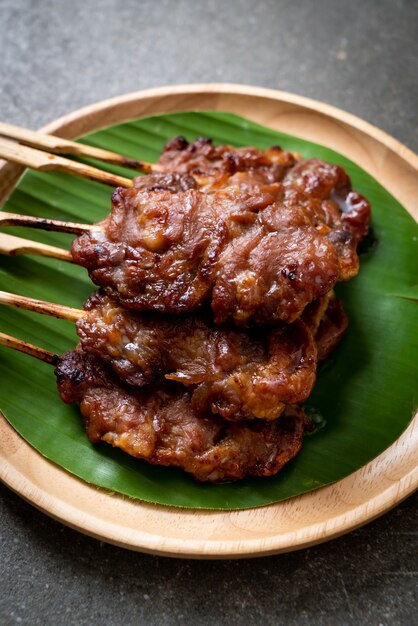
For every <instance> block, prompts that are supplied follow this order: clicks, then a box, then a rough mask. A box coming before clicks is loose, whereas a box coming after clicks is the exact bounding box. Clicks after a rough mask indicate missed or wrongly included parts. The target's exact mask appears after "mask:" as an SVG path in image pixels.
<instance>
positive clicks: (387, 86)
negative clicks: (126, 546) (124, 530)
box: [0, 0, 418, 626]
mask: <svg viewBox="0 0 418 626" xmlns="http://www.w3.org/2000/svg"><path fill="white" fill-rule="evenodd" d="M417 23H418V3H417V2H414V1H412V0H411V1H409V2H408V1H406V0H405V1H396V0H392V1H389V0H383V1H382V0H368V1H367V2H364V1H360V0H351V2H346V1H340V0H315V2H313V1H310V0H305V1H303V0H276V1H274V0H258V2H254V1H250V0H230V1H229V2H228V1H222V0H207V1H206V2H203V1H200V2H199V1H196V0H172V1H171V2H170V0H154V1H152V0H149V1H148V0H146V1H145V0H144V1H140V0H137V1H136V0H120V1H118V0H89V1H88V2H87V1H85V0H72V1H70V0H55V1H54V0H0V59H1V60H0V94H1V96H0V119H3V120H5V121H9V122H12V123H13V122H14V123H18V124H21V125H26V126H29V127H33V128H36V127H37V126H40V125H41V124H43V123H46V122H48V121H49V120H51V119H53V118H55V117H57V116H59V115H63V114H64V113H67V112H69V111H71V110H74V109H76V108H78V107H80V106H83V105H86V104H89V103H92V102H95V101H97V100H101V99H103V98H108V97H111V96H115V95H119V94H122V93H125V92H129V91H134V90H137V89H142V88H147V87H152V86H159V85H167V84H175V83H190V82H209V81H225V82H238V83H246V84H254V85H261V86H266V87H273V88H279V89H283V90H287V91H291V92H294V93H299V94H302V95H306V96H309V97H312V98H316V99H318V100H322V101H324V102H328V103H330V104H334V105H337V106H339V107H341V108H343V109H346V110H348V111H350V112H352V113H355V114H356V115H358V116H360V117H362V118H364V119H366V120H368V121H370V122H372V123H373V124H375V125H376V126H379V127H380V128H382V129H384V130H386V131H387V132H389V133H390V134H392V135H394V136H395V137H396V138H397V139H399V140H400V141H402V142H404V143H405V144H407V145H408V146H409V147H410V148H412V149H413V150H415V151H417V150H418V124H417V121H418V110H417V102H418V68H417V59H418V37H417ZM0 384H1V381H0ZM0 494H1V501H0V624H1V625H2V626H3V625H4V626H9V625H12V624H13V625H15V624H28V625H31V626H32V625H34V624H39V625H42V626H44V625H45V626H49V625H51V626H52V625H53V626H56V625H61V624H64V625H81V624H82V625H84V624H86V625H90V624H92V625H93V624H94V625H96V624H100V625H102V624H124V625H126V626H129V625H131V624H132V625H133V624H156V625H160V624H181V623H183V622H184V623H190V624H197V625H200V624H201V625H206V624H208V625H212V624H247V623H248V624H263V625H269V624H286V626H287V625H293V624H320V625H322V624H323V625H330V624H338V625H341V624H350V625H351V624H352V625H358V624H368V625H369V624H371V625H376V626H378V625H380V624H383V625H385V626H386V625H388V626H389V625H390V626H396V625H398V624H405V625H412V624H414V623H415V624H416V623H417V614H416V607H417V600H418V589H417V587H418V571H417V570H418V545H417V544H418V542H417V534H418V533H417V520H418V506H417V505H418V497H417V495H415V496H414V497H412V498H410V499H409V500H407V501H406V502H405V503H403V504H402V505H400V506H399V507H398V508H397V509H396V510H394V511H392V512H391V513H388V514H386V515H385V516H383V517H382V518H381V519H379V520H377V521H375V522H373V523H372V524H369V525H368V526H366V527H364V528H362V529H360V530H358V531H356V532H354V533H352V534H350V535H348V536H346V537H343V538H341V539H338V540H336V541H333V542H331V543H328V544H324V545H321V546H317V547H314V548H311V549H309V550H304V551H301V552H298V553H293V554H287V555H281V556H277V557H268V558H262V559H256V560H244V561H224V562H198V561H181V560H175V559H166V558H159V557H152V556H144V555H141V554H136V553H131V552H128V551H125V550H121V549H118V548H115V547H112V546H109V545H104V544H102V543H99V542H98V541H95V540H93V539H89V538H87V537H84V536H82V535H79V534H77V533H75V532H74V531H72V530H69V529H67V528H65V527H64V526H61V525H60V524H58V523H56V522H54V521H52V520H50V519H49V518H47V517H46V516H44V515H42V514H41V513H39V512H38V511H36V510H35V509H33V508H32V507H30V506H29V505H27V504H26V503H25V502H23V501H22V500H21V499H20V498H18V497H17V496H15V495H14V494H12V493H11V492H10V491H9V490H8V489H7V488H5V487H3V486H0Z"/></svg>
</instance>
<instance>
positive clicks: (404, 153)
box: [0, 83, 418, 558]
mask: <svg viewBox="0 0 418 626" xmlns="http://www.w3.org/2000/svg"><path fill="white" fill-rule="evenodd" d="M209 94H212V95H220V96H222V95H227V96H228V95H230V96H233V97H236V96H253V97H255V98H261V99H267V100H269V101H277V102H281V103H283V102H284V103H287V104H290V105H295V106H296V107H301V108H302V109H306V110H307V112H311V113H319V114H321V115H323V116H325V117H327V118H331V119H332V120H333V121H335V120H337V121H338V122H341V123H342V124H343V125H345V126H348V127H351V128H354V129H356V130H358V131H360V132H361V133H362V134H364V135H366V136H368V137H372V138H373V139H375V140H376V141H377V142H378V143H379V144H381V145H383V146H385V147H386V148H387V149H389V150H390V151H391V152H393V153H394V154H396V155H397V156H398V157H399V158H400V159H402V161H403V162H404V163H405V166H406V167H407V168H408V169H409V170H410V169H411V168H412V169H413V170H416V172H415V173H418V157H417V156H416V155H415V154H414V153H413V152H412V151H411V150H409V149H408V148H407V147H406V146H404V145H402V144H401V143H400V142H398V141H397V140H396V139H394V138H392V137H391V136H389V135H388V134H387V133H385V132H383V131H381V130H380V129H378V128H376V127H374V126H373V125H371V124H369V123H368V122H365V121H363V120H361V119H360V118H358V117H356V116H354V115H352V114H350V113H346V112H344V111H342V110H340V109H338V108H336V107H333V106H331V105H328V104H324V103H321V102H317V101H315V100H311V99H309V98H305V97H302V96H298V95H294V94H288V93H285V92H282V91H276V90H272V89H264V88H259V87H250V86H244V85H233V84H216V83H214V84H197V85H178V86H174V87H173V86H172V87H161V88H154V89H148V90H143V91H138V92H134V93H131V94H127V95H124V96H119V97H116V98H111V99H108V100H104V101H101V102H99V103H97V104H92V105H89V106H87V107H83V108H81V109H79V110H77V111H75V112H72V113H70V114H68V115H65V116H63V117H60V118H57V119H56V120H54V121H52V122H51V123H49V124H47V125H46V126H44V127H43V128H42V129H41V130H42V131H44V132H50V133H52V132H57V131H61V134H62V135H63V136H66V137H75V136H78V135H80V134H83V132H88V131H84V130H80V132H76V131H77V127H78V124H79V122H80V120H90V118H92V117H95V116H96V115H97V114H98V113H100V112H102V113H104V112H108V111H110V110H114V109H115V108H118V107H119V106H120V105H126V104H129V103H138V104H139V103H141V102H144V101H146V100H151V101H152V100H155V99H157V100H164V99H165V98H171V97H172V96H179V97H182V96H184V97H187V96H188V95H196V96H198V95H201V96H202V97H204V95H207V96H208V95H209ZM202 108H203V107H202ZM185 110H187V107H186V109H185ZM189 110H190V109H189ZM149 114H151V111H150V113H149ZM248 117H250V118H251V115H248ZM128 119H132V116H130V117H129V116H128V117H121V118H120V119H119V122H122V121H126V120H128ZM112 123H113V122H112ZM105 125H107V124H105V123H103V124H101V125H100V124H98V125H95V124H93V127H94V129H98V128H101V127H103V126H105ZM20 173H21V169H20V168H17V167H16V166H11V165H10V164H4V163H3V165H1V162H0V179H3V184H4V186H5V187H7V188H8V191H10V190H11V189H12V188H13V186H14V183H15V182H16V180H17V178H18V177H19V175H20ZM0 187H1V185H0ZM406 208H407V209H408V210H410V212H411V213H413V214H414V217H415V219H416V217H417V216H416V210H415V208H414V207H410V206H407V207H406ZM0 416H1V417H0V479H1V480H2V481H3V482H4V483H5V484H6V485H8V486H9V487H10V488H11V489H12V490H13V491H15V492H16V493H18V494H19V495H20V496H22V497H23V498H24V499H25V500H27V501H28V502H30V503H31V504H32V505H34V506H35V507H37V508H38V509H40V510H42V511H43V512H45V513H46V514H48V515H50V516H51V517H53V518H55V519H58V520H59V521H61V522H63V523H64V524H66V525H67V526H70V527H72V528H74V529H76V530H78V531H80V532H83V533H85V534H88V535H90V536H93V537H96V538H98V539H101V540H104V541H107V542H109V543H113V544H115V545H119V546H122V547H125V548H129V549H132V550H138V551H141V552H149V553H153V554H160V555H165V556H173V557H188V558H242V557H249V556H254V557H255V556H261V555H269V554H275V553H278V552H286V551H290V550H295V549H300V548H304V547H308V546H310V545H314V544H317V543H320V542H323V541H326V540H329V539H332V538H334V537H337V536H339V535H342V534H344V533H346V532H349V531H351V530H353V529H355V528H358V527H359V526H361V525H363V524H365V523H367V522H369V521H371V520H373V519H375V518H376V517H378V516H379V515H381V514H382V513H384V512H385V511H387V510H389V509H390V508H392V507H393V506H395V505H396V504H398V503H399V502H401V501H402V500H403V499H404V498H406V497H407V496H408V495H410V494H411V493H413V491H414V490H415V489H417V487H418V467H417V466H416V465H415V467H412V469H411V470H410V471H405V469H404V468H402V459H403V456H402V454H400V455H399V454H398V453H399V451H401V452H402V450H403V451H404V452H405V450H408V451H409V452H410V453H411V451H412V452H414V451H415V452H416V453H417V454H418V415H417V416H415V418H414V419H413V421H412V422H411V424H410V425H409V427H408V429H407V430H406V431H405V432H404V433H403V435H402V436H401V437H400V438H399V439H398V440H397V441H395V442H394V443H393V444H392V446H390V448H388V449H387V450H386V451H384V452H383V453H382V454H381V455H380V456H379V457H377V458H376V459H374V460H373V461H371V462H370V463H369V464H368V465H366V466H365V467H363V468H361V469H360V470H358V471H357V472H355V473H354V474H352V475H351V476H348V477H346V478H345V479H343V480H341V481H339V482H338V483H336V484H334V485H329V486H327V487H324V488H322V489H320V490H316V491H313V492H310V493H308V494H305V495H303V496H300V497H297V498H293V499H292V500H288V501H286V502H283V503H277V504H273V505H269V506H267V507H262V509H270V510H274V511H277V513H279V511H280V510H281V509H282V508H283V506H289V505H290V507H291V508H295V507H297V506H298V502H300V501H302V500H305V501H306V499H308V500H309V501H310V503H311V505H312V507H315V500H316V499H317V497H318V495H317V494H320V493H322V494H324V493H325V492H326V491H328V492H330V493H332V492H335V490H336V488H337V487H338V489H339V490H340V491H341V489H342V488H343V487H344V485H345V484H347V483H350V484H351V483H353V481H354V482H356V481H357V482H360V484H361V483H363V482H364V483H365V482H366V480H367V477H370V476H373V475H374V473H375V472H376V468H377V467H378V466H380V467H385V465H386V464H388V463H389V464H390V465H391V467H390V469H391V473H392V474H394V475H396V473H397V471H400V472H402V470H403V471H404V473H403V474H402V475H399V476H398V477H397V478H396V479H390V480H389V482H388V481H386V482H388V484H387V485H386V486H385V487H384V488H382V491H381V492H379V493H378V494H376V495H375V496H374V497H373V498H370V499H368V500H367V501H364V502H360V503H359V504H357V505H353V506H352V507H351V508H350V509H349V511H346V512H344V513H342V514H338V515H333V514H332V513H330V514H329V516H328V518H327V519H326V520H324V521H320V522H313V523H309V521H307V524H306V526H304V527H302V528H300V529H299V530H296V531H288V532H280V529H279V528H278V529H277V532H276V534H272V535H271V536H268V537H267V536H266V537H256V538H246V539H244V540H243V539H237V540H226V541H224V540H219V539H211V538H210V537H205V536H202V537H200V538H198V539H192V538H188V539H187V540H186V541H185V540H184V539H179V538H177V537H174V538H173V537H171V538H170V537H164V536H161V534H160V535H158V534H157V535H154V534H152V533H147V532H144V531H142V530H141V529H135V532H131V531H130V530H129V529H126V528H124V526H123V520H122V522H119V523H118V524H115V523H112V522H109V521H106V520H103V519H102V518H101V516H100V512H98V513H97V512H96V514H92V513H91V512H87V511H85V510H81V509H79V508H78V507H77V506H74V505H73V506H72V505H70V504H69V503H68V502H66V501H64V499H63V498H60V497H56V496H53V495H51V494H49V493H48V491H47V489H46V488H45V487H44V486H42V485H41V484H39V481H37V480H36V479H35V478H33V477H32V475H31V474H30V473H28V472H25V473H22V472H21V471H20V470H19V461H17V462H16V463H15V461H16V458H15V455H16V454H17V455H18V456H19V455H23V456H25V455H26V456H30V458H31V460H32V464H33V465H34V466H36V467H38V468H41V470H42V471H45V473H46V474H48V473H51V472H52V473H53V474H54V475H57V476H58V475H60V476H62V477H63V478H64V477H65V479H68V478H69V480H70V481H71V483H72V484H73V485H74V488H75V490H76V491H77V489H84V490H85V489H87V490H90V491H91V497H92V499H94V497H95V495H96V496H97V498H99V499H100V498H101V499H103V498H104V499H105V500H107V499H109V498H110V499H111V500H112V501H113V502H114V501H115V499H116V500H118V499H119V500H120V501H121V502H122V501H126V499H125V498H123V496H119V495H114V494H110V493H108V492H106V491H105V490H100V489H98V488H96V487H94V486H90V485H87V484H86V483H84V482H83V481H80V480H79V479H77V478H76V477H74V476H72V475H69V474H68V473H67V472H66V471H65V470H63V469H61V468H59V467H58V466H56V465H54V464H53V463H51V462H50V461H48V460H47V459H45V458H44V457H43V456H41V455H40V454H39V453H38V452H36V451H35V450H34V449H33V448H32V447H31V446H30V445H29V444H27V443H26V442H25V441H24V440H23V439H22V438H21V437H20V436H19V435H18V434H17V433H16V431H14V429H13V428H12V427H11V426H10V425H9V423H8V422H7V421H6V419H5V418H4V416H3V415H2V414H1V412H0ZM8 446H10V447H9V448H8ZM386 478H387V477H386ZM135 506H136V507H139V508H141V509H144V510H146V511H147V512H148V513H150V515H151V518H152V516H153V515H156V516H157V517H158V515H159V514H161V513H162V512H163V511H164V513H167V512H172V513H173V514H174V515H180V516H181V519H182V523H185V524H187V519H188V518H191V517H194V516H196V515H200V516H201V517H202V519H205V520H209V522H210V520H211V519H216V520H218V521H219V519H221V520H222V518H225V520H229V519H230V517H231V516H234V517H235V518H237V519H239V518H240V517H241V518H245V517H246V516H248V515H249V513H251V511H253V510H254V509H249V510H242V511H233V512H225V511H204V512H202V511H190V510H188V509H175V508H169V507H162V506H158V505H150V504H147V503H142V502H139V501H138V502H135ZM96 511H97V510H96ZM127 530H129V532H127ZM202 534H204V533H203V529H202Z"/></svg>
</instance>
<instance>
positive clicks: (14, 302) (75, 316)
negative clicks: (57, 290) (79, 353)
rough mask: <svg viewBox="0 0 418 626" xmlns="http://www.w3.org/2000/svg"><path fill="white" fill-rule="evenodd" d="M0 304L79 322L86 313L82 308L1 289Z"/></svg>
mask: <svg viewBox="0 0 418 626" xmlns="http://www.w3.org/2000/svg"><path fill="white" fill-rule="evenodd" d="M0 304H5V305H6V306H11V307H15V308H17V309H24V310H25V311H35V312H36V313H42V314H43V315H50V316H51V317H58V318H59V319H63V320H68V321H70V322H77V320H79V319H80V318H81V317H83V315H84V311H82V310H81V309H73V308H72V307H70V306H65V305H64V304H55V303H54V302H45V301H44V300H37V299H36V298H27V297H26V296H19V295H17V294H14V293H9V292H7V291H0Z"/></svg>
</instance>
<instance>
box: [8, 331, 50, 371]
mask: <svg viewBox="0 0 418 626" xmlns="http://www.w3.org/2000/svg"><path fill="white" fill-rule="evenodd" d="M0 346H7V347H8V348H13V350H18V351H19V352H24V353H25V354H29V355H30V356H34V357H36V358H37V359H40V360H41V361H44V362H45V363H51V365H55V364H56V363H57V360H58V355H57V354H53V352H49V350H45V349H44V348H39V347H38V346H34V345H33V344H31V343H27V342H26V341H23V340H22V339H16V337H11V336H10V335H6V334H5V333H0Z"/></svg>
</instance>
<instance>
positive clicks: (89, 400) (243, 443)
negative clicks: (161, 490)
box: [0, 333, 311, 482]
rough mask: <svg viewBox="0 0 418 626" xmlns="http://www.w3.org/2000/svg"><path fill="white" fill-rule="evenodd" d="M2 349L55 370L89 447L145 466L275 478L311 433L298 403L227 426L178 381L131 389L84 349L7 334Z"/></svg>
mask: <svg viewBox="0 0 418 626" xmlns="http://www.w3.org/2000/svg"><path fill="white" fill-rule="evenodd" d="M0 345H4V346H7V347H10V348H13V349H15V350H19V351H21V352H24V353H26V354H29V355H31V356H35V357H36V358H38V359H41V360H42V361H46V362H47V363H51V364H54V365H56V370H55V372H56V376H57V382H58V391H59V393H60V395H61V398H62V400H63V401H64V402H67V403H73V402H75V403H76V404H78V405H79V407H80V411H81V414H82V416H83V419H84V425H85V429H86V432H87V436H88V438H89V439H90V441H91V442H92V443H98V442H99V441H106V442H107V443H110V444H111V445H112V446H115V447H118V448H120V449H122V450H123V451H124V452H127V453H128V454H130V455H132V456H134V457H136V458H139V459H144V460H145V461H147V462H148V463H151V464H154V465H165V466H176V467H180V468H182V469H184V470H185V471H186V472H188V473H189V474H191V475H192V476H193V477H194V478H195V479H196V480H198V481H203V482H222V481H232V480H239V479H241V478H244V477H245V476H272V475H274V474H276V473H277V472H278V471H280V469H281V468H282V467H283V466H284V465H285V464H286V463H287V462H288V461H290V459H292V458H293V457H294V456H295V455H296V454H297V453H298V452H299V450H300V448H301V445H302V436H303V433H304V431H305V430H307V429H311V424H310V422H309V420H308V418H307V417H306V415H305V413H304V412H303V410H302V409H301V408H300V407H297V406H289V407H287V408H286V411H285V413H284V415H283V416H282V417H281V419H280V420H275V421H273V422H267V423H265V422H257V423H254V422H242V423H234V424H227V423H225V422H224V421H223V420H222V419H221V418H219V417H218V416H216V415H210V414H207V415H203V416H202V415H198V414H196V412H195V411H194V410H193V409H192V407H191V403H190V399H189V395H188V392H187V391H186V390H182V389H181V387H179V386H174V385H173V383H171V384H170V383H167V384H166V385H164V386H157V387H153V388H151V389H149V390H147V391H142V390H138V389H135V388H133V389H129V390H127V389H126V388H125V387H122V386H120V385H119V384H118V383H117V382H116V381H115V378H114V376H113V375H112V373H111V372H110V371H109V370H108V369H107V368H106V366H104V365H103V364H102V363H100V361H98V360H97V359H95V358H94V357H93V356H92V355H88V354H86V353H85V352H83V350H82V349H81V348H80V347H78V348H76V349H75V350H73V351H72V352H68V353H66V354H64V355H62V356H58V355H54V354H52V353H51V352H48V351H47V350H43V349H42V348H38V347H37V346H34V345H31V344H28V343H26V342H24V341H21V340H19V339H15V338H14V337H10V336H8V335H5V334H4V333H0Z"/></svg>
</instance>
